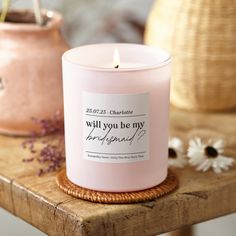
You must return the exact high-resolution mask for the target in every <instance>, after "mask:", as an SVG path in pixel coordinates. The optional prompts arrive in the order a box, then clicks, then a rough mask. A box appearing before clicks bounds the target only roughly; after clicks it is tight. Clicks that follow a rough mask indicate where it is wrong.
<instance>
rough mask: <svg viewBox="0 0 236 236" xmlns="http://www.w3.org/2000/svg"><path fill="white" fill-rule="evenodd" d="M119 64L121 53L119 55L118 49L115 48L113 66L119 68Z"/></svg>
mask: <svg viewBox="0 0 236 236" xmlns="http://www.w3.org/2000/svg"><path fill="white" fill-rule="evenodd" d="M119 66H120V55H119V51H118V49H117V48H115V51H114V56H113V67H114V68H119Z"/></svg>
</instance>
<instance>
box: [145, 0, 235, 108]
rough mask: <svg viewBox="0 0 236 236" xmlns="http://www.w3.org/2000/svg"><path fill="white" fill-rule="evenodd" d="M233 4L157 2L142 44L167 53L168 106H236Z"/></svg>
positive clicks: (226, 0) (182, 0) (202, 0)
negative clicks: (170, 61) (169, 57)
mask: <svg viewBox="0 0 236 236" xmlns="http://www.w3.org/2000/svg"><path fill="white" fill-rule="evenodd" d="M235 6H236V0H215V1H212V0H194V1H193V0H178V1H177V0H157V1H156V2H155V4H154V6H153V8H152V10H151V12H150V16H149V19H148V22H147V25H146V32H145V43H147V44H149V45H154V46H160V47H163V48H165V49H167V50H169V51H170V52H171V53H172V56H173V68H172V71H173V74H172V88H171V103H172V104H173V105H175V106H177V107H179V108H183V109H188V110H206V111H214V110H215V111H217V110H228V109H233V108H235V107H236V7H235Z"/></svg>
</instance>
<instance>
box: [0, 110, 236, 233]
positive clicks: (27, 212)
mask: <svg viewBox="0 0 236 236" xmlns="http://www.w3.org/2000/svg"><path fill="white" fill-rule="evenodd" d="M170 121H171V122H170V123H171V125H170V126H171V135H177V136H179V137H181V138H183V139H184V140H188V139H189V138H190V137H194V136H201V137H205V138H209V137H219V138H224V139H225V141H226V142H227V147H226V154H227V155H229V156H233V157H236V113H228V114H199V113H189V112H184V111H178V110H174V109H172V111H171V115H170ZM22 140H23V139H22V138H12V137H6V136H5V137H4V136H0V205H1V206H2V207H3V208H5V209H6V210H8V211H9V212H11V213H12V214H14V215H16V216H18V217H20V218H22V219H24V220H25V221H27V222H28V223H30V224H31V225H34V226H35V227H37V228H38V229H40V230H42V231H43V232H45V233H46V234H48V235H57V236H60V235H65V236H79V235H81V236H82V235H83V236H87V235H91V236H106V235H109V236H119V235H122V236H131V235H135V236H145V235H155V234H159V233H162V232H167V231H171V230H174V229H177V228H179V227H181V226H184V225H190V224H194V223H197V222H202V221H206V220H209V219H212V218H215V217H218V216H222V215H225V214H228V213H231V212H236V167H235V166H234V167H233V168H232V169H231V170H230V171H228V172H225V173H222V174H218V175H216V174H214V173H213V172H211V171H209V172H207V173H199V172H196V171H194V170H193V169H192V168H190V167H187V168H185V169H183V170H176V173H177V174H178V176H179V180H180V187H179V189H178V190H177V191H175V192H174V193H172V194H170V195H168V196H165V197H163V198H160V199H157V200H155V201H151V202H146V203H140V204H130V205H106V204H94V203H90V202H86V201H82V200H78V199H75V198H73V197H70V196H68V195H66V194H64V193H63V192H61V191H60V190H59V189H58V187H57V185H56V183H55V175H56V173H53V174H48V175H45V176H43V177H37V176H35V171H36V169H37V168H38V166H37V163H31V164H28V163H23V162H22V158H24V157H27V156H28V153H27V152H26V151H23V150H22V149H21V148H20V147H19V146H20V143H21V142H22Z"/></svg>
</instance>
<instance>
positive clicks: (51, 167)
mask: <svg viewBox="0 0 236 236" xmlns="http://www.w3.org/2000/svg"><path fill="white" fill-rule="evenodd" d="M32 121H33V122H34V123H36V124H37V125H39V130H40V131H39V132H37V133H35V132H32V138H30V139H27V140H26V141H24V142H23V143H22V145H21V146H22V147H23V148H24V149H28V150H29V151H30V153H31V154H34V155H33V156H32V157H29V158H25V159H23V162H32V161H34V160H36V161H37V162H38V163H40V164H42V165H44V167H42V168H40V169H39V170H38V172H37V175H38V176H41V175H43V174H46V173H49V172H53V171H56V170H58V169H60V168H61V167H62V165H63V163H64V161H65V151H64V150H65V148H64V127H63V122H62V118H61V115H60V113H59V112H56V113H55V115H54V116H53V118H52V119H41V120H40V119H36V118H33V119H32ZM52 133H56V134H57V136H56V139H55V140H53V144H51V142H52V140H51V138H50V137H45V138H44V139H43V140H39V139H36V136H39V135H40V136H42V135H48V134H52ZM37 144H41V145H42V148H41V149H36V145H37Z"/></svg>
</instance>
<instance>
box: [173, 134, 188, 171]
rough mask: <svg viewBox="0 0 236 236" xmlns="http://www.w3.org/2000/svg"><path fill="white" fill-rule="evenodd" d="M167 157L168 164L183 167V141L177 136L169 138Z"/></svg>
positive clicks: (185, 160) (185, 162) (184, 162)
mask: <svg viewBox="0 0 236 236" xmlns="http://www.w3.org/2000/svg"><path fill="white" fill-rule="evenodd" d="M168 157H169V158H168V164H169V166H172V167H177V168H183V167H184V166H185V165H186V164H187V159H186V157H185V155H184V149H183V142H182V141H181V140H180V139H179V138H176V137H174V138H171V139H169V144H168Z"/></svg>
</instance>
